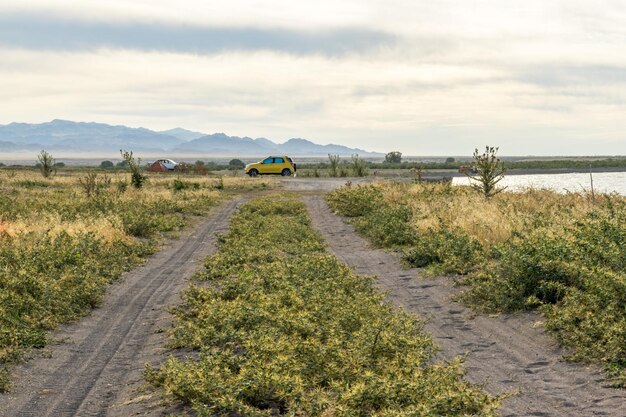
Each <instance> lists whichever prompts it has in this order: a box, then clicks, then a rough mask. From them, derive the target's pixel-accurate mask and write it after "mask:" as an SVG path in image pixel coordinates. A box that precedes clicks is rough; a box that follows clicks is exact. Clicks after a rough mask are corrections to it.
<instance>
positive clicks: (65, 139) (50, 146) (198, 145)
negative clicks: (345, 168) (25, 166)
mask: <svg viewBox="0 0 626 417" xmlns="http://www.w3.org/2000/svg"><path fill="white" fill-rule="evenodd" d="M41 149H46V150H48V151H64V152H83V153H112V152H115V153H117V152H119V150H120V149H128V150H132V151H134V152H144V153H151V154H155V153H159V154H164V155H182V154H190V153H193V154H199V155H200V154H202V155H209V154H210V155H212V156H233V157H234V156H263V155H267V154H270V153H283V154H288V155H293V156H326V155H327V154H329V153H330V154H338V155H342V156H346V155H352V154H359V155H361V156H381V155H382V154H380V153H375V152H367V151H364V150H362V149H353V148H348V147H346V146H341V145H318V144H315V143H313V142H311V141H309V140H306V139H289V140H288V141H287V142H285V143H283V144H277V143H274V142H272V141H271V140H269V139H266V138H257V139H253V138H250V137H238V136H228V135H226V134H224V133H215V134H212V135H206V134H204V133H200V132H193V131H191V130H186V129H182V128H175V129H170V130H165V131H161V132H156V131H153V130H150V129H144V128H131V127H127V126H113V125H108V124H104V123H94V122H90V123H85V122H72V121H68V120H58V119H57V120H53V121H51V122H46V123H40V124H29V123H10V124H8V125H0V152H19V151H39V150H41Z"/></svg>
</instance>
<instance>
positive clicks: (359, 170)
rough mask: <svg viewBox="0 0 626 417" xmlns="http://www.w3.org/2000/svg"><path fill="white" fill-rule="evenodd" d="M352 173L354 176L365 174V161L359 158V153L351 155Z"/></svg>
mask: <svg viewBox="0 0 626 417" xmlns="http://www.w3.org/2000/svg"><path fill="white" fill-rule="evenodd" d="M351 165H352V173H353V174H354V176H355V177H364V176H366V175H367V171H368V169H367V162H365V161H364V160H363V159H361V158H359V155H352V163H351Z"/></svg>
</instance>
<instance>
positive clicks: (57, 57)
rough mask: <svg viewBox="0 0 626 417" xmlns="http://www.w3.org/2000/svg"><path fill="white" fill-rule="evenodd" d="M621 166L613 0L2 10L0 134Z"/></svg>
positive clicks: (24, 1) (157, 2) (21, 1)
mask: <svg viewBox="0 0 626 417" xmlns="http://www.w3.org/2000/svg"><path fill="white" fill-rule="evenodd" d="M52 119H66V120H74V121H96V122H102V123H110V124H123V125H127V126H131V127H140V126H141V127H146V128H150V129H154V130H165V129H170V128H174V127H183V128H186V129H190V130H195V131H200V132H204V133H215V132H224V133H226V134H229V135H237V136H251V137H267V138H269V139H272V140H274V141H276V142H284V141H286V140H287V139H289V138H292V137H302V138H307V139H310V140H312V141H314V142H316V143H321V144H327V143H335V144H342V145H346V146H351V147H358V148H364V149H367V150H373V151H379V152H389V151H395V150H397V151H401V152H403V153H404V154H405V155H470V154H471V153H472V152H473V150H474V148H480V149H483V148H484V146H485V145H491V146H498V147H499V148H500V154H502V155H626V2H625V1H623V0H525V1H519V0H516V1H510V0H438V1H432V0H429V1H424V0H358V1H357V0H344V1H339V0H332V1H329V0H316V1H310V0H307V1H300V0H291V1H288V2H286V1H274V0H248V1H245V0H229V1H222V0H213V1H206V0H177V1H175V2H172V1H170V0H149V1H148V0H134V1H129V0H125V1H121V0H108V1H101V0H81V1H79V2H77V1H75V0H55V1H50V0H0V124H7V123H11V122H28V123H41V122H45V121H50V120H52Z"/></svg>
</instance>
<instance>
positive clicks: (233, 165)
mask: <svg viewBox="0 0 626 417" xmlns="http://www.w3.org/2000/svg"><path fill="white" fill-rule="evenodd" d="M245 167H246V164H244V163H243V161H242V160H241V159H231V160H230V162H229V163H228V169H243V168H245Z"/></svg>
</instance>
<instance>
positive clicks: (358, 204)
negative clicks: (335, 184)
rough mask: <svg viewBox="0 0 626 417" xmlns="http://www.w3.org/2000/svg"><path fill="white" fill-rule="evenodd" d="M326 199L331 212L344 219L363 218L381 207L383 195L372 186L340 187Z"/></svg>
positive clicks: (378, 189)
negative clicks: (344, 217) (333, 211)
mask: <svg viewBox="0 0 626 417" xmlns="http://www.w3.org/2000/svg"><path fill="white" fill-rule="evenodd" d="M326 198H327V201H328V203H329V205H330V207H331V208H332V209H333V210H335V211H336V212H338V213H340V214H341V215H342V216H346V217H359V216H365V215H366V214H368V213H370V212H372V211H374V210H375V209H378V208H380V207H381V206H382V205H383V193H382V191H381V189H380V188H378V187H376V186H374V185H357V186H356V187H353V186H349V187H347V186H346V187H342V188H339V189H337V190H335V191H333V192H332V193H329V194H327V197H326Z"/></svg>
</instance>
